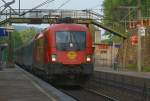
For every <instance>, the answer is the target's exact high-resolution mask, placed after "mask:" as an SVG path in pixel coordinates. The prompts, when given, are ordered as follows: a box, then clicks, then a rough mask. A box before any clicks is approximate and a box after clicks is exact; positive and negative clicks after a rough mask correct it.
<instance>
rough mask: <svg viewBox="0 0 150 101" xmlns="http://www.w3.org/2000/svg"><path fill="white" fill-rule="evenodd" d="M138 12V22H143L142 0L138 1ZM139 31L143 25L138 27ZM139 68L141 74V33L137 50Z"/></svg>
mask: <svg viewBox="0 0 150 101" xmlns="http://www.w3.org/2000/svg"><path fill="white" fill-rule="evenodd" d="M137 7H138V11H137V18H138V20H141V0H138V3H137ZM137 27H138V30H139V27H141V25H139V26H137ZM137 57H138V58H137V66H138V72H141V70H142V66H141V33H139V32H138V50H137Z"/></svg>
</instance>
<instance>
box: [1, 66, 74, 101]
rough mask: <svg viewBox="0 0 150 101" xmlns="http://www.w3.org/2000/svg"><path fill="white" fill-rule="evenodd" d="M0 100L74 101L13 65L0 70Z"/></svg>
mask: <svg viewBox="0 0 150 101" xmlns="http://www.w3.org/2000/svg"><path fill="white" fill-rule="evenodd" d="M0 101H75V100H74V99H73V98H71V97H69V96H67V95H65V94H64V93H62V92H60V91H59V90H57V89H55V88H54V87H52V86H51V85H50V84H48V83H46V82H44V81H42V80H41V79H39V78H37V77H35V76H33V75H32V74H30V73H28V72H26V71H24V70H23V69H21V68H19V67H17V66H15V68H4V69H3V70H1V71H0Z"/></svg>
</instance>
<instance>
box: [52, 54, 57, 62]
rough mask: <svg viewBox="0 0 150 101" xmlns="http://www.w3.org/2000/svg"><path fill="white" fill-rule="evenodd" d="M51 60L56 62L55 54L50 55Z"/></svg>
mask: <svg viewBox="0 0 150 101" xmlns="http://www.w3.org/2000/svg"><path fill="white" fill-rule="evenodd" d="M51 59H52V62H56V54H52V55H51Z"/></svg>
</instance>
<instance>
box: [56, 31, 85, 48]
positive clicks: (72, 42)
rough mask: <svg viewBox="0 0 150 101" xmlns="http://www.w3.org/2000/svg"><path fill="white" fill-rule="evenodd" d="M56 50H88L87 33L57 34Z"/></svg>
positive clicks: (69, 32) (60, 32) (64, 32)
mask: <svg viewBox="0 0 150 101" xmlns="http://www.w3.org/2000/svg"><path fill="white" fill-rule="evenodd" d="M56 48H57V49H58V50H84V49H85V48H86V32H81V31H59V32H56Z"/></svg>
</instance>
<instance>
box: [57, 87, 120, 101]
mask: <svg viewBox="0 0 150 101" xmlns="http://www.w3.org/2000/svg"><path fill="white" fill-rule="evenodd" d="M57 88H58V87H57ZM58 89H59V90H60V91H62V92H64V93H66V94H67V95H69V96H71V97H73V98H74V99H76V100H77V101H119V100H117V99H114V98H112V97H109V96H106V95H104V94H101V93H99V92H96V91H94V90H90V89H85V88H82V87H61V88H60V87H59V88H58Z"/></svg>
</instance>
